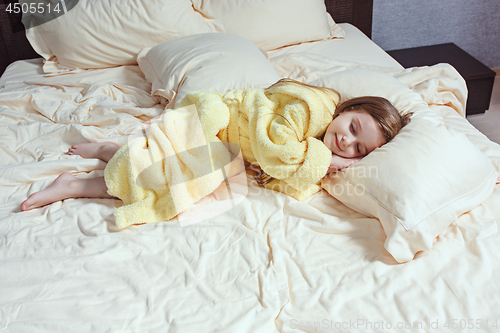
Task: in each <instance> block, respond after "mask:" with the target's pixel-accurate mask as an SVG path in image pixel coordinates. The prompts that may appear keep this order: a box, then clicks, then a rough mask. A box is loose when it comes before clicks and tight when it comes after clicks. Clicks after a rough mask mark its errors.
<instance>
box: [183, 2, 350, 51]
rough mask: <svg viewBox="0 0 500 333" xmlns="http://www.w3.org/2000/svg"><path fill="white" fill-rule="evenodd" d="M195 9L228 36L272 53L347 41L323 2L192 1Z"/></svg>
mask: <svg viewBox="0 0 500 333" xmlns="http://www.w3.org/2000/svg"><path fill="white" fill-rule="evenodd" d="M192 1H193V5H194V8H196V9H197V10H199V11H200V12H202V13H203V14H204V15H206V16H209V17H212V18H216V19H218V20H219V21H221V22H222V24H223V25H224V28H225V30H226V32H228V33H232V34H236V35H239V36H242V37H245V38H248V39H249V40H251V41H252V42H254V43H255V45H257V46H258V47H262V48H263V49H265V50H272V49H276V48H279V47H282V46H286V45H292V44H298V43H302V42H310V41H315V40H322V39H329V38H334V37H344V32H343V31H342V28H340V26H338V25H337V24H336V23H335V22H334V21H333V19H332V17H331V16H330V14H329V13H328V12H327V11H326V7H325V2H324V0H192Z"/></svg>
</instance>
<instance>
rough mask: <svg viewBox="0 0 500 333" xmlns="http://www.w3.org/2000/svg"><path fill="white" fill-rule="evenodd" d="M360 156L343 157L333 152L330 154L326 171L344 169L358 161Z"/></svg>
mask: <svg viewBox="0 0 500 333" xmlns="http://www.w3.org/2000/svg"><path fill="white" fill-rule="evenodd" d="M361 159H362V157H356V158H345V157H341V156H338V155H335V154H332V160H331V161H330V167H329V168H328V171H327V173H330V172H336V171H339V170H341V169H345V168H347V167H349V166H351V165H353V164H354V163H356V162H359V161H360V160H361Z"/></svg>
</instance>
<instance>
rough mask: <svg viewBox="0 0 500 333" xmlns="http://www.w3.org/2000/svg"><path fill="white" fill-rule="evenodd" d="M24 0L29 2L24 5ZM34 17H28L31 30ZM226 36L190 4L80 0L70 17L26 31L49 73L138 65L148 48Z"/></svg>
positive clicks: (217, 24) (160, 0)
mask: <svg viewBox="0 0 500 333" xmlns="http://www.w3.org/2000/svg"><path fill="white" fill-rule="evenodd" d="M24 1H25V0H24ZM34 19H35V17H34V16H30V15H29V13H27V14H24V16H23V22H24V24H25V26H26V27H27V28H28V27H29V24H30V23H29V22H28V21H30V20H34ZM217 31H222V32H223V31H224V29H223V27H222V25H221V24H220V22H218V21H217V20H213V19H207V18H204V17H203V16H202V15H201V14H200V13H198V12H196V11H195V10H194V9H193V7H192V4H191V2H190V1H189V0H145V1H134V0H80V1H78V4H77V5H76V6H75V7H74V8H73V9H71V10H69V11H68V12H67V13H66V14H64V15H62V16H60V17H58V18H57V19H54V20H52V21H49V22H47V23H45V24H42V25H38V26H35V27H33V28H29V29H27V30H26V36H27V38H28V40H29V42H30V43H31V45H32V47H33V49H34V50H35V51H36V52H37V53H38V54H40V55H41V56H42V57H44V58H45V59H46V63H45V65H44V67H43V69H44V72H45V73H57V72H61V71H68V70H71V69H76V68H80V69H88V68H105V67H114V66H120V65H131V64H135V63H136V56H137V53H139V51H140V50H141V49H143V48H145V47H152V46H154V45H156V44H158V43H161V42H164V41H166V40H169V39H173V38H177V37H181V36H186V35H192V34H197V33H203V32H217Z"/></svg>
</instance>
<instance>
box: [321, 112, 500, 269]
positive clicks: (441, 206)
mask: <svg viewBox="0 0 500 333" xmlns="http://www.w3.org/2000/svg"><path fill="white" fill-rule="evenodd" d="M415 108H417V109H418V108H424V109H425V108H426V107H425V106H416V107H415ZM415 111H416V112H415V115H414V116H413V117H412V120H411V122H410V123H409V124H408V125H407V126H406V127H404V128H403V129H402V130H401V132H400V133H399V134H398V135H397V136H396V137H395V138H394V139H393V140H392V141H391V142H389V143H387V144H386V145H384V146H382V147H380V148H377V149H375V150H374V151H373V152H372V153H370V154H369V155H368V156H366V157H365V158H363V159H362V160H361V161H360V162H358V163H355V164H354V165H352V166H351V167H349V168H347V169H344V170H342V171H339V172H337V173H335V174H331V175H330V176H329V177H326V178H324V179H323V181H322V187H323V188H324V189H326V190H327V191H328V192H329V193H330V194H331V195H332V196H334V197H335V198H337V199H338V200H340V201H341V202H342V203H344V204H345V205H347V206H348V207H351V208H352V209H354V210H356V211H358V212H360V213H363V214H365V215H368V216H372V217H375V218H377V219H379V220H380V222H381V224H382V227H383V228H384V231H385V233H386V235H387V239H386V241H385V244H384V246H385V248H386V249H387V251H388V252H389V253H390V254H391V255H392V256H393V257H394V259H396V261H398V262H406V261H409V260H412V259H413V257H414V255H415V253H417V252H418V251H423V250H427V249H430V248H431V247H432V245H433V243H434V241H435V239H436V237H437V236H438V235H439V234H441V233H442V232H443V231H444V230H445V229H446V228H447V227H448V226H449V225H450V224H451V223H453V222H454V221H455V220H456V219H457V218H458V216H460V215H461V214H463V213H465V212H467V211H469V210H471V209H473V208H475V207H476V206H478V205H479V204H481V203H482V202H484V201H485V200H486V199H487V198H488V197H489V196H490V195H491V193H492V192H493V189H494V186H495V183H496V180H497V178H498V173H497V171H496V170H495V168H494V166H493V164H492V163H491V161H490V160H489V159H488V158H487V157H486V156H485V155H484V154H483V153H482V152H481V151H479V150H478V149H477V148H476V147H475V146H474V145H473V144H472V143H471V142H470V141H469V140H468V139H467V137H466V136H465V134H463V133H462V132H460V131H456V130H453V129H451V128H447V127H446V126H445V125H444V124H443V123H442V122H441V121H440V120H439V118H436V117H432V116H431V113H428V112H420V111H419V110H415Z"/></svg>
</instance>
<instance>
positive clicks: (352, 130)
mask: <svg viewBox="0 0 500 333" xmlns="http://www.w3.org/2000/svg"><path fill="white" fill-rule="evenodd" d="M351 132H352V134H354V133H355V132H354V125H353V124H352V123H351Z"/></svg>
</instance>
